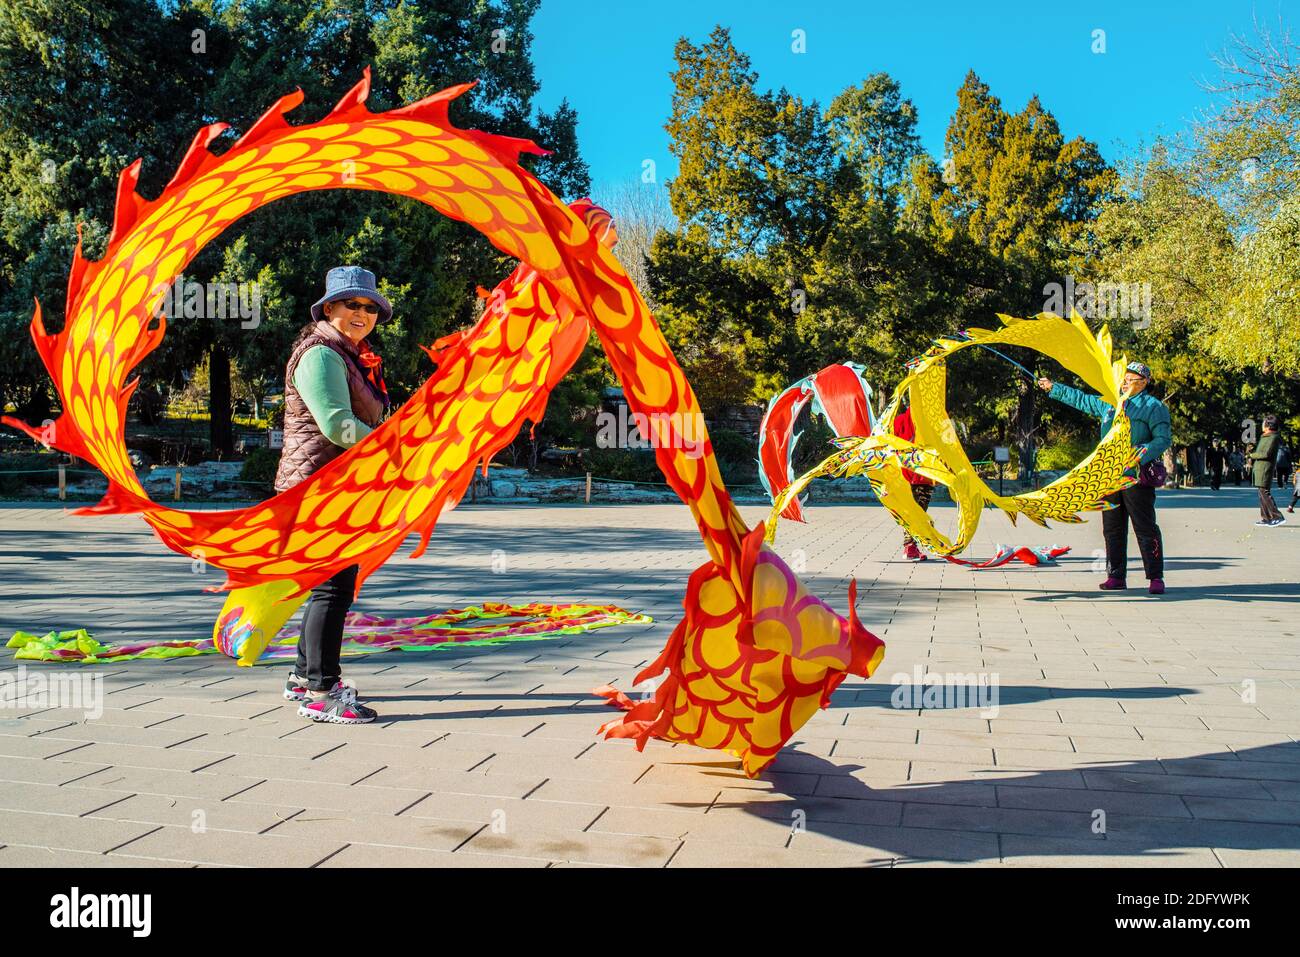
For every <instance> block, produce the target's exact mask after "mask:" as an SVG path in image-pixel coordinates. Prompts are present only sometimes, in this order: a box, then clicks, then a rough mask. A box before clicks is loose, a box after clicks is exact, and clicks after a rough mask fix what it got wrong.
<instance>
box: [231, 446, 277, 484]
mask: <svg viewBox="0 0 1300 957" xmlns="http://www.w3.org/2000/svg"><path fill="white" fill-rule="evenodd" d="M279 467H280V452H279V450H278V449H267V448H256V449H253V451H251V452H249V453H248V458H246V459H244V467H243V468H242V469H240V470H239V479H240V481H241V482H258V483H260V484H263V485H266V486H268V487H270V486H272V485H274V484H275V472H276V469H278V468H279Z"/></svg>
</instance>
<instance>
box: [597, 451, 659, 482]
mask: <svg viewBox="0 0 1300 957" xmlns="http://www.w3.org/2000/svg"><path fill="white" fill-rule="evenodd" d="M582 462H583V464H584V465H585V466H586V467H587V470H588V471H589V472H591V474H592V476H593V477H594V478H603V479H616V480H618V481H620V482H646V483H650V484H653V485H663V484H664V476H663V473H662V472H660V471H659V466H658V465H656V464H655V457H654V452H653V451H651V450H649V449H644V450H643V449H585V450H583V453H582Z"/></svg>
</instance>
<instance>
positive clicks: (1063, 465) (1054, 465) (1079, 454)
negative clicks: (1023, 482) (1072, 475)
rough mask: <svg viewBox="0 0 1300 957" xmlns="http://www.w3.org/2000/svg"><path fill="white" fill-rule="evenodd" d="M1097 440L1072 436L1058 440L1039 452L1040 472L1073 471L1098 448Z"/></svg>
mask: <svg viewBox="0 0 1300 957" xmlns="http://www.w3.org/2000/svg"><path fill="white" fill-rule="evenodd" d="M1096 446H1097V443H1096V441H1095V440H1092V439H1087V438H1084V437H1083V436H1071V437H1068V438H1062V439H1058V440H1056V441H1055V442H1053V443H1052V444H1050V445H1045V446H1043V447H1042V448H1041V449H1039V450H1038V462H1037V464H1038V471H1040V472H1054V471H1059V470H1063V469H1072V468H1074V467H1075V466H1076V465H1078V464H1079V463H1080V462H1082V461H1083V460H1084V459H1085V458H1087V457H1088V456H1089V455H1090V454H1092V450H1093V449H1094V448H1096Z"/></svg>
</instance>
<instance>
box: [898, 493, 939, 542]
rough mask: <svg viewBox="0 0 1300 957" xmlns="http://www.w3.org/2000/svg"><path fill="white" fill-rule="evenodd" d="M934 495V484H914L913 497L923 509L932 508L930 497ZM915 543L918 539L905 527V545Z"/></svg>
mask: <svg viewBox="0 0 1300 957" xmlns="http://www.w3.org/2000/svg"><path fill="white" fill-rule="evenodd" d="M933 495H934V486H933V485H913V486H912V498H914V499H916V504H917V505H919V506H921V511H923V512H928V511H929V510H930V498H931V496H933ZM915 544H916V539H914V538H913V537H912V535H911V533H910V532H908V530H907V529H903V547H904V548H906V547H907V546H908V545H915Z"/></svg>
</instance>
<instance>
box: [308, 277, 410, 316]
mask: <svg viewBox="0 0 1300 957" xmlns="http://www.w3.org/2000/svg"><path fill="white" fill-rule="evenodd" d="M353 296H364V297H365V298H367V299H371V300H373V301H374V302H375V303H376V304H377V305H378V306H379V319H378V321H379V322H387V321H388V320H389V319H391V318H392V316H393V304H392V303H391V302H389V301H388V299H387V297H385V296H384V294H383V293H381V292H380V291H379V288H378V286H377V285H376V283H375V274H374V273H372V272H371V271H370V270H369V269H363V268H361V267H360V266H335V267H334V268H333V269H331V270H330V271H329V272H327V273H326V274H325V295H323V296H321V297H320V298H319V299H318V300H316V301H315V302H314V303H312V307H311V317H312V318H313V319H318V320H319V319H324V318H325V314H324V312H322V311H321V306H323V305H325V303H327V302H336V301H338V300H339V299H350V298H351V297H353Z"/></svg>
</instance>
